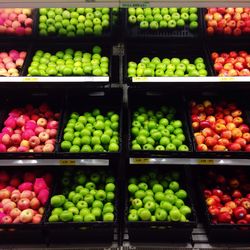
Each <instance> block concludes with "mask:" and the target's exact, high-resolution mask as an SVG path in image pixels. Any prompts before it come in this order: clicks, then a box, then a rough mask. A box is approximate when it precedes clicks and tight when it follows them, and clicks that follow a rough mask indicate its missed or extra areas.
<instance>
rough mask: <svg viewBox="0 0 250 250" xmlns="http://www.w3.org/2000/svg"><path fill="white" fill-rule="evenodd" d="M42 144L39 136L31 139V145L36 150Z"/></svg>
mask: <svg viewBox="0 0 250 250" xmlns="http://www.w3.org/2000/svg"><path fill="white" fill-rule="evenodd" d="M39 144H40V139H39V138H38V137H37V136H35V135H34V136H32V137H30V139H29V145H30V146H31V147H32V148H34V147H36V146H38V145H39Z"/></svg>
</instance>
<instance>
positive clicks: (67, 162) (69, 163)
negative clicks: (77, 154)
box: [59, 159, 76, 166]
mask: <svg viewBox="0 0 250 250" xmlns="http://www.w3.org/2000/svg"><path fill="white" fill-rule="evenodd" d="M59 164H60V165H62V166H73V165H76V161H75V160H66V159H65V160H59Z"/></svg>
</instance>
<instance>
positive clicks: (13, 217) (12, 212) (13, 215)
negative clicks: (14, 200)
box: [9, 207, 21, 220]
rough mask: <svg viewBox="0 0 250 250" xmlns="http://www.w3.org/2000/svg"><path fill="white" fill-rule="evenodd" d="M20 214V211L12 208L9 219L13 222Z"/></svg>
mask: <svg viewBox="0 0 250 250" xmlns="http://www.w3.org/2000/svg"><path fill="white" fill-rule="evenodd" d="M20 214H21V210H20V209H18V208H17V207H15V208H13V209H12V210H11V211H10V214H9V215H10V217H11V218H12V219H13V220H14V219H15V218H16V217H17V216H19V215H20Z"/></svg>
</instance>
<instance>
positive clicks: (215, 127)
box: [191, 100, 250, 152]
mask: <svg viewBox="0 0 250 250" xmlns="http://www.w3.org/2000/svg"><path fill="white" fill-rule="evenodd" d="M191 115H192V116H191V119H192V128H193V130H194V136H195V141H196V144H197V145H196V149H197V150H198V151H246V152H249V151H250V133H249V126H248V125H247V124H245V123H244V120H243V118H242V110H241V109H239V108H238V107H237V105H236V104H235V103H230V102H219V103H212V102H211V101H210V100H205V101H203V102H202V103H196V102H195V101H192V102H191Z"/></svg>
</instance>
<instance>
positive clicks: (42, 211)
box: [38, 207, 45, 215]
mask: <svg viewBox="0 0 250 250" xmlns="http://www.w3.org/2000/svg"><path fill="white" fill-rule="evenodd" d="M44 211H45V209H44V207H40V208H39V209H38V213H39V214H41V215H43V214H44Z"/></svg>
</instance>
